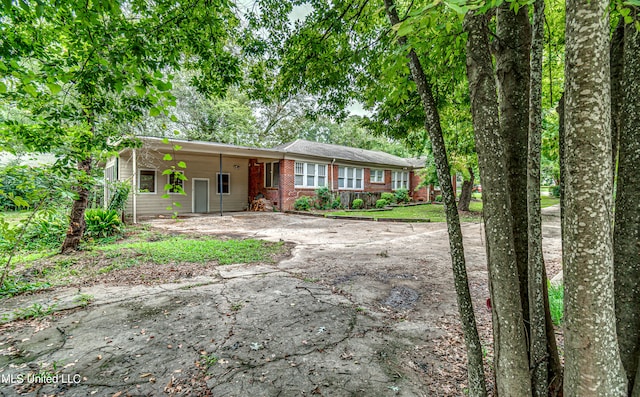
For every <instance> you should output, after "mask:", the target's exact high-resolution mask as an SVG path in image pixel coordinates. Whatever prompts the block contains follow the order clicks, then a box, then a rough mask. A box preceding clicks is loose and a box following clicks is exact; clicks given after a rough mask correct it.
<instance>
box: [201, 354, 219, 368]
mask: <svg viewBox="0 0 640 397" xmlns="http://www.w3.org/2000/svg"><path fill="white" fill-rule="evenodd" d="M218 360H219V358H218V357H216V356H215V355H213V354H203V355H201V356H200V365H202V366H203V367H205V368H207V369H209V368H211V367H213V366H214V365H216V364H217V363H218Z"/></svg>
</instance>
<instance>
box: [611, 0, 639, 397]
mask: <svg viewBox="0 0 640 397" xmlns="http://www.w3.org/2000/svg"><path fill="white" fill-rule="evenodd" d="M638 10H639V8H638V7H635V8H634V9H633V11H632V14H631V15H633V16H634V20H636V21H638V20H640V18H639V17H638V12H639V11H638ZM622 86H623V87H624V105H623V114H624V116H623V117H622V118H621V121H622V130H621V133H620V159H619V163H618V186H617V193H616V212H615V230H614V236H613V238H614V242H613V258H614V265H613V266H614V274H615V297H616V319H617V332H618V343H619V345H620V358H621V359H622V364H623V365H624V369H625V371H626V373H627V379H628V381H629V390H634V393H639V394H640V387H639V386H636V387H635V388H634V384H635V383H636V381H635V377H636V372H637V370H638V359H639V356H640V304H638V303H639V302H640V173H639V172H638V166H639V165H640V33H639V32H638V30H637V29H636V27H635V26H634V24H628V25H627V26H626V28H625V37H624V83H623V84H622ZM636 389H637V390H636Z"/></svg>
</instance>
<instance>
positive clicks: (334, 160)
mask: <svg viewBox="0 0 640 397" xmlns="http://www.w3.org/2000/svg"><path fill="white" fill-rule="evenodd" d="M335 162H336V159H333V160H331V189H330V190H331V192H333V178H334V174H333V163H335ZM362 176H363V177H364V175H362ZM332 200H333V199H332Z"/></svg>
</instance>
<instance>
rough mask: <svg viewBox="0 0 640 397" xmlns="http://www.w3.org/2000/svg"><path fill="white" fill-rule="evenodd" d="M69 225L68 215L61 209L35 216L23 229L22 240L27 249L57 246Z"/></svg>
mask: <svg viewBox="0 0 640 397" xmlns="http://www.w3.org/2000/svg"><path fill="white" fill-rule="evenodd" d="M68 227H69V219H68V217H67V216H66V215H65V214H64V213H62V211H56V212H47V213H43V214H41V215H40V216H36V217H35V218H34V219H33V221H31V223H30V224H29V225H28V226H27V229H26V230H25V233H24V237H23V241H24V243H25V247H24V248H26V249H27V250H37V249H42V248H57V247H58V246H60V244H62V240H63V239H64V236H65V234H66V231H67V228H68Z"/></svg>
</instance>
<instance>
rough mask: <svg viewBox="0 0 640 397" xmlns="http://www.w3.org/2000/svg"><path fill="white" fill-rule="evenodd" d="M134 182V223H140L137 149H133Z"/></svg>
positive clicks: (132, 179)
mask: <svg viewBox="0 0 640 397" xmlns="http://www.w3.org/2000/svg"><path fill="white" fill-rule="evenodd" d="M131 181H132V183H133V188H132V189H131V191H132V192H133V223H134V224H136V223H138V200H137V198H138V159H137V156H136V149H133V178H131Z"/></svg>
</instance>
